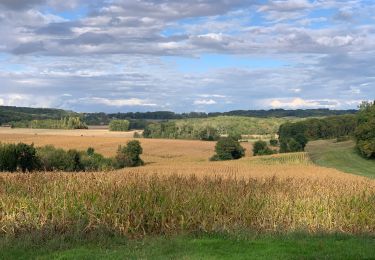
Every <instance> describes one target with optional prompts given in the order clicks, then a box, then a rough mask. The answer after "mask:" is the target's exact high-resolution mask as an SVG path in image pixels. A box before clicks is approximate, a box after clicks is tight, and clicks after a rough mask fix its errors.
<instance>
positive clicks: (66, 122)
mask: <svg viewBox="0 0 375 260" xmlns="http://www.w3.org/2000/svg"><path fill="white" fill-rule="evenodd" d="M10 126H11V127H12V128H39V129H88V127H87V125H86V124H85V123H84V122H82V121H81V118H80V117H72V116H69V117H64V118H61V119H60V120H55V119H43V120H32V121H18V122H11V123H10Z"/></svg>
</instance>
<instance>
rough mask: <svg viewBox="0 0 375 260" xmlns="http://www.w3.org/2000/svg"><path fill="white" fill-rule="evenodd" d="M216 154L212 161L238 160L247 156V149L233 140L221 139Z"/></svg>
mask: <svg viewBox="0 0 375 260" xmlns="http://www.w3.org/2000/svg"><path fill="white" fill-rule="evenodd" d="M215 152H216V154H215V155H214V156H213V157H211V159H210V160H211V161H223V160H236V159H240V158H241V157H243V156H245V149H244V148H243V147H242V146H241V145H240V143H239V142H238V141H236V140H234V139H232V138H229V137H225V138H221V139H220V140H219V141H218V142H217V143H216V146H215Z"/></svg>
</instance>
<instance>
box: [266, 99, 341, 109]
mask: <svg viewBox="0 0 375 260" xmlns="http://www.w3.org/2000/svg"><path fill="white" fill-rule="evenodd" d="M270 105H271V107H273V108H291V109H296V108H320V107H324V108H336V107H338V106H339V105H340V103H339V102H338V101H337V100H329V99H325V100H304V99H302V98H294V99H281V100H280V99H274V100H272V101H271V103H270Z"/></svg>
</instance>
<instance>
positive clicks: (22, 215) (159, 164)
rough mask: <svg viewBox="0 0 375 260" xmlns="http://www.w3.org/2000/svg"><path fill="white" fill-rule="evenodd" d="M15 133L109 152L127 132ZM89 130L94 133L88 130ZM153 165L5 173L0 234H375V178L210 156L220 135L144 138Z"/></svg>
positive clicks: (13, 136)
mask: <svg viewBox="0 0 375 260" xmlns="http://www.w3.org/2000/svg"><path fill="white" fill-rule="evenodd" d="M24 131H31V132H23V133H19V132H18V133H14V132H12V130H11V129H8V130H6V131H5V130H2V131H1V133H0V140H1V142H25V143H34V144H35V145H36V146H42V145H47V144H53V145H55V146H57V147H62V148H76V149H80V150H85V149H87V147H89V146H91V147H94V148H95V149H96V150H97V152H99V153H102V154H105V155H107V156H112V155H114V154H115V151H116V149H117V146H118V145H120V144H125V143H126V142H127V141H128V140H129V139H128V138H125V137H114V136H112V137H108V136H103V135H100V134H97V133H96V134H93V136H81V135H79V136H74V135H70V132H69V131H66V132H63V133H64V134H61V133H59V134H56V135H54V134H52V133H51V132H50V133H49V134H43V135H42V134H40V133H37V134H35V133H34V132H32V130H24ZM85 133H86V135H87V133H90V134H91V133H92V132H87V130H86V131H85ZM140 141H141V144H142V147H143V149H144V154H143V155H142V158H143V160H144V161H145V163H146V165H145V166H143V167H138V168H128V169H122V170H118V171H113V172H99V173H37V174H5V173H4V174H2V175H0V233H2V234H8V235H15V234H18V233H23V232H27V233H29V232H35V231H36V232H48V233H52V234H60V233H69V232H71V233H74V234H77V233H78V234H81V233H87V232H102V231H105V232H110V233H116V234H121V235H125V236H129V237H137V236H144V235H147V234H176V233H184V232H196V231H200V232H235V231H238V230H253V231H254V230H255V231H256V232H294V231H306V232H312V233H315V232H343V233H352V234H354V233H356V234H357V233H371V234H374V233H375V219H374V217H373V216H374V215H375V181H374V180H371V179H367V178H364V177H359V176H354V175H349V174H345V173H342V172H339V171H337V170H334V169H328V168H322V167H318V166H315V165H313V164H312V163H311V162H310V160H309V157H308V155H307V154H305V153H297V154H286V155H273V156H267V157H252V156H251V155H250V152H251V145H250V144H249V143H244V144H243V145H244V147H245V148H246V149H247V156H246V157H245V158H242V159H240V160H237V161H226V162H210V161H209V160H208V158H209V157H210V156H212V155H213V153H214V145H215V143H214V142H201V141H185V140H156V139H140Z"/></svg>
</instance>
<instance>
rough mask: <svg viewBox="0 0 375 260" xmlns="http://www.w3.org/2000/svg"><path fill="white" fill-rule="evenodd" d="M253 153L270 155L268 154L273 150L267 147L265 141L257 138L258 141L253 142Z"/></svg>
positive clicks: (255, 154)
mask: <svg viewBox="0 0 375 260" xmlns="http://www.w3.org/2000/svg"><path fill="white" fill-rule="evenodd" d="M253 154H254V156H257V155H270V154H274V151H272V150H271V149H270V148H268V146H267V143H266V142H264V141H261V140H259V141H256V142H255V143H254V146H253Z"/></svg>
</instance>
